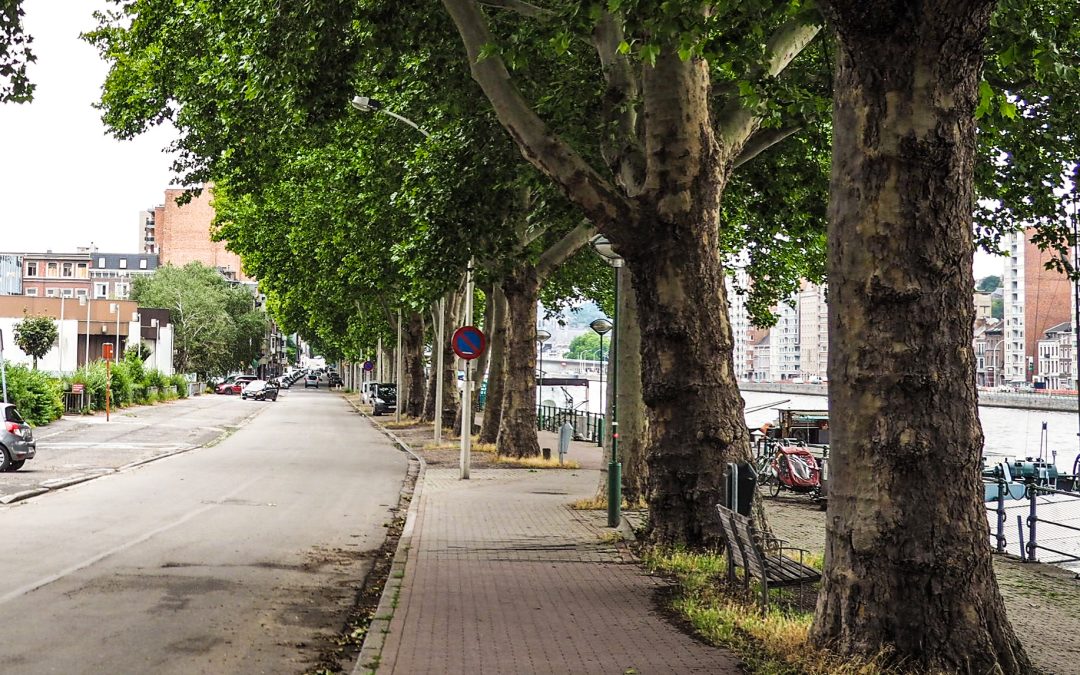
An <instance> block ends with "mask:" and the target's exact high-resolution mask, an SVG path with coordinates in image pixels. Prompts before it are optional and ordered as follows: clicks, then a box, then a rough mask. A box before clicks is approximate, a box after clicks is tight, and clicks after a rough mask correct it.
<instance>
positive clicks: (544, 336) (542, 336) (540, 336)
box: [536, 328, 551, 342]
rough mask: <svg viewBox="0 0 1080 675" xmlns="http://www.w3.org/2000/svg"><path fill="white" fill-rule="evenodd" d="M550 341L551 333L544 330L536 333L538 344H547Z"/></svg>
mask: <svg viewBox="0 0 1080 675" xmlns="http://www.w3.org/2000/svg"><path fill="white" fill-rule="evenodd" d="M550 339H551V333H549V332H547V331H546V330H544V329H543V328H541V329H540V330H538V331H536V340H537V341H538V342H547V341H548V340H550Z"/></svg>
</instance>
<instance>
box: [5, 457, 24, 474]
mask: <svg viewBox="0 0 1080 675" xmlns="http://www.w3.org/2000/svg"><path fill="white" fill-rule="evenodd" d="M23 464H26V460H25V459H20V460H19V461H17V462H11V465H10V466H8V469H7V470H8V471H18V470H19V469H21V468H23Z"/></svg>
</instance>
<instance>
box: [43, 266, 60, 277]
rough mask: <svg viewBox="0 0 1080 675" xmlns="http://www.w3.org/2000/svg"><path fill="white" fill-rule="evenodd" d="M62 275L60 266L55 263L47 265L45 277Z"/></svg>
mask: <svg viewBox="0 0 1080 675" xmlns="http://www.w3.org/2000/svg"><path fill="white" fill-rule="evenodd" d="M59 275H60V266H59V265H57V264H56V263H54V262H51V263H47V264H46V265H45V276H47V277H56V276H59Z"/></svg>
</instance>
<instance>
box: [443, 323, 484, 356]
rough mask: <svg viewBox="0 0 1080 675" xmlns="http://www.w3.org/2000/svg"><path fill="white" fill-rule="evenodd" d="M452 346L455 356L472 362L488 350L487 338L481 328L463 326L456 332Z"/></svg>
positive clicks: (452, 338)
mask: <svg viewBox="0 0 1080 675" xmlns="http://www.w3.org/2000/svg"><path fill="white" fill-rule="evenodd" d="M450 344H451V346H452V347H453V348H454V353H455V354H457V355H458V356H460V357H461V358H463V359H465V360H466V361H471V360H472V359H475V358H476V357H478V356H480V355H481V354H483V353H484V349H485V348H487V337H486V336H485V335H484V333H483V331H481V330H480V329H479V328H476V327H474V326H462V327H461V328H458V329H457V330H456V331H454V335H453V337H451V338H450Z"/></svg>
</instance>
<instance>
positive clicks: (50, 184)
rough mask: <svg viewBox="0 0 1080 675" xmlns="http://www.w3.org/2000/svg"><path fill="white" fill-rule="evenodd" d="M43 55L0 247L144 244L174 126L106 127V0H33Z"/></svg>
mask: <svg viewBox="0 0 1080 675" xmlns="http://www.w3.org/2000/svg"><path fill="white" fill-rule="evenodd" d="M23 4H24V7H25V9H26V28H27V30H28V31H29V33H30V34H31V35H33V36H34V52H35V53H36V54H37V58H38V60H37V62H36V63H34V64H32V65H31V70H30V77H31V78H32V79H33V81H34V82H35V83H36V84H37V90H36V93H35V97H34V101H33V102H32V103H29V104H23V105H14V104H7V105H0V130H3V132H4V138H3V140H2V141H0V251H5V252H12V251H24V252H29V251H35V252H36V251H44V250H47V249H52V250H54V251H73V250H74V249H75V247H76V246H86V245H89V244H90V242H93V243H94V244H95V245H96V246H97V247H98V248H99V249H100V250H102V251H108V252H112V253H126V252H136V251H139V250H140V249H139V248H138V247H139V246H140V236H141V231H140V230H139V229H138V214H139V211H141V210H143V209H146V208H149V207H152V206H155V205H157V204H161V203H162V201H163V200H164V191H165V188H167V187H168V186H169V185H170V184H171V182H172V178H173V176H172V173H171V172H170V171H169V164H170V159H169V156H168V155H166V154H165V153H164V152H163V151H162V149H163V148H164V147H165V146H166V145H168V144H169V142H170V141H171V140H173V138H174V136H175V131H174V130H173V129H172V128H171V127H169V128H156V129H153V130H151V131H150V132H148V133H146V134H144V135H142V136H139V137H138V138H136V139H134V140H131V141H118V140H116V139H114V138H112V137H111V136H108V135H107V134H106V133H105V127H104V125H103V124H102V123H101V119H100V114H99V112H98V111H97V110H95V109H94V108H92V107H91V106H92V105H93V104H94V103H95V102H96V101H97V100H98V97H99V94H100V89H101V84H102V82H103V81H104V79H105V74H106V72H107V70H108V69H107V67H106V65H105V63H104V62H103V61H101V60H100V58H99V57H98V54H97V51H96V50H95V49H93V48H92V47H91V46H90V45H88V44H86V43H84V42H83V41H81V40H80V39H79V33H80V32H82V31H85V30H89V29H91V28H93V27H94V21H93V18H92V17H91V14H92V12H93V11H94V10H95V9H103V8H105V7H106V6H107V3H106V2H105V0H25V2H24V3H23ZM1002 260H1003V259H1002V258H994V257H991V256H987V255H984V254H978V255H976V260H975V278H976V279H978V278H980V277H984V276H986V275H988V274H1001V270H1002Z"/></svg>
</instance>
